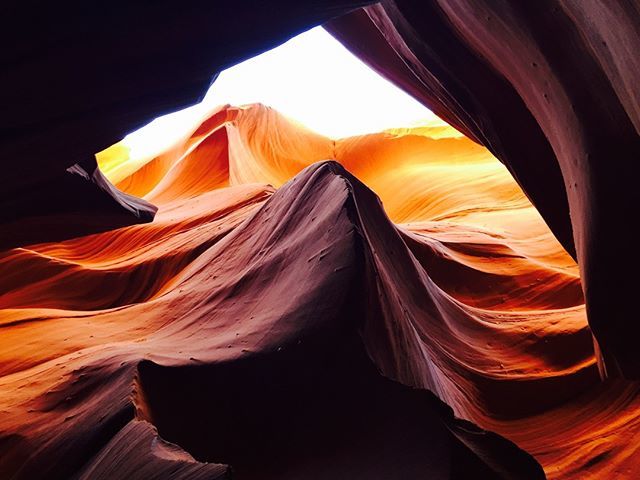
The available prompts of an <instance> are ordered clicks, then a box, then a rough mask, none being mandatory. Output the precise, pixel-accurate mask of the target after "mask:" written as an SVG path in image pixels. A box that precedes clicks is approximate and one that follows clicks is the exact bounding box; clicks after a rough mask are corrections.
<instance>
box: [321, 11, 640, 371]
mask: <svg viewBox="0 0 640 480" xmlns="http://www.w3.org/2000/svg"><path fill="white" fill-rule="evenodd" d="M329 28H330V30H331V31H333V32H334V33H335V34H336V36H337V37H338V38H339V39H340V40H341V41H342V42H343V43H345V44H346V45H348V46H349V47H350V48H351V49H352V50H353V51H354V52H355V53H356V54H357V55H359V56H360V57H361V58H363V59H365V60H367V61H368V62H369V63H370V64H371V65H372V66H373V67H374V68H375V69H376V70H378V71H379V72H380V73H381V74H383V75H385V76H386V77H387V78H389V79H390V80H391V81H393V82H395V83H397V84H398V85H400V86H401V87H403V88H405V89H406V90H407V91H409V92H410V93H411V94H413V95H414V96H415V97H416V98H418V99H420V100H421V101H422V102H424V103H425V104H426V105H427V106H429V107H430V108H431V109H432V110H433V111H434V112H436V113H438V114H439V115H440V116H441V117H442V118H444V119H445V120H447V121H448V122H449V123H451V124H452V125H454V126H456V127H457V128H460V129H461V130H462V131H464V132H466V133H468V134H469V135H470V136H471V137H472V138H475V139H477V140H478V141H480V142H481V143H482V144H483V145H485V146H487V148H489V149H490V150H491V151H492V152H493V153H494V154H495V155H496V157H498V158H499V159H500V160H501V161H502V162H503V163H504V164H505V165H506V166H507V167H508V168H509V170H510V171H511V172H512V173H513V176H514V178H516V180H517V181H518V183H519V184H520V185H521V186H522V188H523V189H524V191H526V192H527V195H528V197H529V198H530V199H531V200H532V202H533V203H534V204H535V205H536V207H537V208H538V210H539V211H540V213H541V214H542V216H543V217H544V218H545V220H546V221H547V222H548V224H549V226H550V227H551V229H552V230H553V231H554V233H555V234H556V235H557V237H558V239H559V240H560V241H561V242H562V244H563V245H564V246H565V248H566V249H567V251H568V252H571V253H572V255H574V258H576V259H577V261H578V263H579V265H580V271H581V274H582V275H581V277H582V281H583V285H584V291H585V297H586V305H587V310H588V315H589V325H590V326H591V329H592V331H593V334H594V337H595V340H596V343H597V347H596V348H597V349H598V355H599V360H600V362H599V365H600V369H601V373H602V375H603V376H604V377H606V376H611V377H618V376H621V377H624V378H629V379H636V380H638V379H640V357H639V356H638V354H637V350H638V349H637V341H636V339H637V338H639V337H640V323H639V322H638V321H637V320H636V319H637V312H636V311H635V304H634V302H633V301H631V302H630V301H628V300H627V299H631V298H634V295H635V290H636V282H635V279H634V275H635V273H633V272H636V271H638V269H639V268H640V263H639V262H640V261H639V260H638V257H637V256H636V255H629V256H628V258H627V259H625V260H624V261H621V258H620V252H621V250H622V251H628V252H630V251H632V250H633V246H632V243H631V241H630V239H631V238H634V237H635V223H634V222H633V221H630V215H629V214H630V210H629V209H631V211H632V212H634V214H635V212H636V211H637V208H638V204H639V203H640V194H639V193H638V192H639V191H640V190H638V188H637V186H636V183H637V180H636V179H637V178H638V174H639V173H640V172H639V171H638V162H637V159H638V157H639V156H640V102H639V101H638V99H639V98H640V83H639V82H638V81H637V74H638V71H639V70H640V64H639V60H638V56H637V55H635V54H634V53H633V52H635V51H637V50H638V48H640V8H639V6H638V3H637V2H635V1H631V2H629V1H626V0H612V1H607V2H598V1H591V0H587V1H582V0H542V1H534V2H527V1H520V2H509V1H502V0H500V1H494V0H426V1H422V0H393V1H383V2H380V3H379V4H376V5H374V6H371V7H367V8H366V9H365V10H364V11H358V12H356V13H354V14H351V15H348V16H345V17H342V18H339V19H337V20H336V21H335V22H333V23H332V24H330V27H329ZM632 216H633V215H632ZM613 232H615V233H613ZM614 279H617V280H614Z"/></svg>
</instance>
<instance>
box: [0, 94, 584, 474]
mask: <svg viewBox="0 0 640 480" xmlns="http://www.w3.org/2000/svg"><path fill="white" fill-rule="evenodd" d="M430 133H431V134H433V138H432V137H431V136H429V134H430ZM119 154H122V150H121V149H118V147H115V148H114V149H112V150H111V151H109V152H103V153H102V154H101V155H99V158H100V163H101V164H102V166H103V168H104V171H105V172H107V175H108V176H109V177H110V180H111V181H112V182H114V183H115V184H116V185H117V186H118V187H120V188H122V189H123V190H124V191H126V192H128V194H136V195H143V196H144V198H145V200H148V201H152V202H153V203H155V204H156V205H158V207H159V210H158V214H157V216H156V218H155V220H154V221H153V222H152V223H148V224H143V225H136V226H130V227H125V228H121V229H117V230H113V231H110V232H106V233H100V234H95V235H89V236H84V237H79V238H77V239H73V240H67V241H64V242H61V243H40V244H35V245H30V246H29V247H23V248H16V249H11V250H6V251H5V252H4V253H3V254H2V259H1V260H0V270H1V273H2V275H0V278H1V279H2V281H1V282H2V283H1V288H2V290H1V291H2V295H1V296H0V302H1V303H0V305H1V308H2V310H0V312H1V314H0V315H1V317H0V318H1V319H2V324H1V326H0V328H1V329H2V336H1V337H0V352H1V353H2V363H1V364H0V373H1V377H0V390H1V391H2V395H0V398H1V400H0V411H1V412H2V415H0V432H1V437H0V438H1V443H0V449H1V451H2V455H1V456H0V458H1V460H0V472H1V474H2V477H3V478H16V479H21V478H25V479H34V478H87V479H89V478H91V479H93V478H109V479H112V478H167V477H170V478H228V477H229V475H231V472H233V475H234V478H248V479H250V478H260V479H263V478H300V477H304V478H363V479H364V478H367V479H368V478H381V479H387V478H416V477H421V476H424V475H429V476H430V477H432V478H453V479H464V478H469V477H470V476H473V477H474V478H513V479H520V478H526V479H528V478H531V479H534V478H543V477H544V474H543V472H542V469H541V468H540V466H539V465H538V464H537V463H536V462H535V460H533V458H532V457H530V456H529V455H528V454H527V453H525V452H524V451H522V450H520V449H518V448H517V447H516V446H515V445H514V444H513V443H511V442H509V441H508V440H506V439H504V438H503V437H500V436H498V435H496V434H493V433H489V432H487V431H484V430H481V429H479V428H478V427H476V426H475V425H473V424H472V423H469V422H467V421H464V420H459V419H456V418H454V416H453V412H451V410H450V409H449V408H448V407H447V406H446V405H445V403H444V402H443V401H442V400H444V401H446V402H448V403H449V405H451V406H452V407H453V410H454V412H455V413H456V414H457V415H458V416H460V417H464V418H467V419H469V420H471V421H475V422H477V423H481V422H484V423H487V422H488V421H489V419H490V418H494V417H498V416H512V417H514V416H518V415H519V416H526V415H527V414H530V413H531V411H532V410H533V411H539V410H540V409H541V408H543V406H542V405H540V404H539V403H537V404H536V403H534V402H527V393H526V391H527V388H529V389H531V388H545V389H547V392H548V393H547V396H548V397H549V399H548V400H549V402H550V403H551V404H557V403H561V402H562V401H563V400H564V399H565V397H566V395H567V391H571V392H572V391H573V390H575V389H577V388H579V387H583V386H585V385H588V383H589V380H590V379H592V378H593V377H594V375H592V374H594V363H593V358H592V354H591V351H590V349H589V346H590V343H589V336H588V334H587V335H585V332H587V330H586V325H585V322H584V317H583V312H582V307H581V297H580V285H579V279H578V277H577V274H576V271H575V265H574V264H573V263H572V261H571V259H570V258H569V257H567V256H566V255H563V254H562V251H561V248H560V247H559V245H558V244H557V242H555V240H554V239H553V237H552V235H551V234H550V233H549V232H548V231H546V230H545V229H544V224H543V223H542V222H541V220H540V218H539V216H538V215H537V214H536V212H535V210H534V209H533V208H532V207H531V205H530V204H528V203H527V201H526V199H525V198H524V197H523V195H522V194H521V193H520V192H519V190H518V189H517V187H515V186H514V184H513V182H512V181H510V180H509V176H508V173H506V171H505V170H504V168H503V167H502V166H501V165H500V164H499V163H497V162H496V161H495V159H493V158H492V157H491V156H490V155H489V154H488V153H487V152H486V151H485V150H484V149H482V148H481V147H479V146H477V145H475V144H473V143H471V142H470V141H468V140H466V139H464V138H460V136H459V134H457V133H456V132H454V131H453V130H451V129H447V128H443V127H434V128H424V129H416V130H407V131H394V132H385V133H381V134H375V135H370V136H365V137H359V138H350V139H345V140H342V141H337V142H334V141H332V140H330V139H327V138H324V137H321V136H319V135H316V134H314V133H312V132H310V131H308V130H305V129H304V128H303V127H301V126H299V125H297V124H295V123H292V122H291V121H289V120H287V119H285V118H284V117H281V116H280V115H279V114H277V113H276V112H274V111H273V110H270V109H267V108H265V107H262V106H260V105H254V106H249V107H242V108H235V107H229V106H225V107H222V108H220V109H218V110H217V111H215V112H213V113H212V114H211V115H210V116H209V117H208V118H206V119H204V120H203V122H202V123H201V124H200V125H198V126H197V127H196V128H194V130H193V132H192V133H191V134H190V135H189V136H188V137H186V138H184V139H183V140H182V141H181V142H180V143H178V144H177V145H175V146H174V147H173V148H172V149H170V150H169V151H167V152H165V153H164V154H163V155H160V156H159V157H157V158H154V159H151V160H149V161H148V162H146V163H145V164H144V165H139V164H136V166H135V168H133V167H131V165H132V164H135V162H131V161H129V160H128V159H126V158H124V157H119V156H118V155H119ZM331 157H338V158H340V159H341V161H342V163H343V165H345V166H348V167H349V168H353V169H354V170H357V171H358V172H357V173H358V174H359V175H361V176H362V178H364V179H367V178H369V179H370V182H371V184H372V185H376V187H375V188H377V189H378V190H379V191H380V194H381V195H382V196H383V200H384V198H385V196H387V197H389V198H393V199H395V200H394V201H390V204H389V208H388V211H389V215H390V216H391V218H395V219H397V221H399V222H400V221H403V222H408V221H410V222H411V223H404V224H403V226H401V227H396V226H395V225H394V224H393V223H392V221H391V220H390V218H389V217H388V216H387V214H385V212H384V210H383V208H382V204H381V202H380V201H379V199H378V197H377V196H376V195H375V194H374V193H373V192H372V191H371V190H370V189H369V188H368V187H366V186H365V185H364V184H363V183H361V182H360V181H359V180H357V179H356V178H355V177H354V176H352V175H351V174H350V173H348V172H347V170H345V168H344V167H343V166H341V165H340V164H338V163H336V162H327V161H324V162H319V163H317V162H318V161H319V160H321V159H323V158H331ZM445 160H446V161H445ZM452 161H453V162H452ZM390 164H393V165H394V166H395V167H398V168H394V169H390V168H389V165H390ZM461 170H465V171H467V175H468V176H469V177H470V178H475V179H476V181H475V183H473V184H472V185H473V188H472V189H465V190H462V189H458V190H456V185H455V184H452V183H451V181H450V177H451V175H452V174H454V172H455V171H461ZM418 174H420V175H425V176H427V177H428V178H430V179H431V182H430V183H431V185H430V187H429V188H427V189H422V190H421V189H420V188H421V187H420V184H419V183H418V182H412V181H411V180H412V179H413V178H415V176H416V175H418ZM267 182H268V183H271V184H272V185H273V186H270V185H267ZM492 184H495V185H503V186H505V188H503V189H501V190H495V189H493V188H490V185H492ZM399 185H402V186H403V188H404V189H405V190H406V196H405V197H398V196H396V195H395V192H396V191H397V189H398V188H399ZM274 187H277V190H276V191H275V192H274ZM496 191H499V192H502V193H500V194H499V197H496V194H495V193H492V192H496ZM420 192H422V193H420ZM438 192H447V195H446V197H445V198H440V193H438ZM430 198H438V200H437V201H435V202H434V201H432V200H430ZM470 205H476V208H474V209H472V208H470ZM480 211H485V212H486V213H487V215H486V217H482V215H480ZM516 213H517V214H518V216H520V215H522V216H523V218H526V219H527V220H526V223H527V224H528V225H527V228H530V227H531V225H530V224H531V223H536V224H537V225H538V227H539V228H540V235H539V238H538V239H537V241H536V242H531V243H529V244H527V245H526V246H521V244H523V243H524V242H522V239H520V238H519V236H518V235H519V233H518V231H517V230H518V228H516V227H517V225H516V224H515V223H512V222H510V221H509V220H508V219H509V216H515V215H516ZM483 218H484V219H483ZM512 224H513V225H515V226H514V230H513V232H510V231H509V229H508V227H507V225H512ZM487 252H491V255H490V256H489V257H488V256H487V254H486V253H487ZM518 252H520V253H518ZM523 252H526V253H523ZM490 257H495V258H497V259H500V261H497V260H496V261H491V259H490ZM454 268H458V269H461V270H462V271H465V272H468V273H469V275H471V276H476V278H477V280H476V281H473V282H469V283H468V284H466V285H461V284H460V283H459V282H456V281H455V279H456V278H459V277H458V276H457V275H451V273H452V269H454ZM429 272H431V273H429ZM534 277H535V278H536V279H537V280H534ZM534 281H539V282H545V283H546V284H548V285H549V286H550V287H551V288H550V289H549V291H548V292H547V293H546V294H544V293H542V294H540V295H538V296H534V297H531V298H529V297H528V296H527V293H526V292H524V291H522V289H521V288H518V287H519V286H522V285H528V284H530V283H531V282H534ZM490 282H492V283H493V284H494V286H495V288H491V291H492V292H493V294H494V295H497V297H492V296H491V295H487V294H486V290H487V285H488V284H489V283H490ZM439 285H441V286H439ZM474 299H476V300H475V304H474ZM482 302H485V304H483V303H482ZM509 302H510V303H509ZM528 302H529V303H528ZM559 303H562V305H559ZM507 305H508V308H503V307H506V306H507ZM527 305H529V307H527ZM527 308H535V309H536V310H540V313H539V316H540V317H545V316H546V317H549V316H551V317H553V318H560V317H562V318H565V317H566V318H569V319H570V322H571V325H572V326H571V328H567V327H566V326H565V327H563V328H562V330H561V331H555V329H554V328H553V327H549V325H548V323H547V322H544V325H541V323H542V322H541V320H540V319H539V318H537V317H533V320H532V319H531V316H530V315H524V314H523V312H522V311H520V310H523V309H527ZM519 309H520V310H519ZM546 330H549V331H551V332H553V335H551V334H550V335H549V336H548V337H549V338H551V337H556V338H555V339H554V341H553V344H554V345H559V346H562V345H563V344H565V343H566V342H571V343H574V344H575V343H577V344H578V345H580V344H581V343H583V344H584V345H583V350H584V351H583V352H582V357H580V356H579V355H571V356H570V355H567V356H562V358H558V359H553V358H550V359H544V358H542V359H540V357H539V355H534V353H535V350H536V349H538V350H544V349H545V345H544V344H543V342H544V339H542V338H539V339H536V338H534V337H535V335H534V334H533V333H532V332H536V334H538V335H540V336H542V332H543V331H546ZM485 334H487V335H491V336H492V337H493V338H495V341H494V344H493V346H490V345H488V344H487V342H486V339H483V338H482V335H485ZM581 339H582V340H584V341H581ZM462 344H465V345H466V348H465V349H466V351H465V352H459V353H460V354H456V355H453V353H454V352H456V351H460V350H461V349H460V345H462ZM575 351H576V350H575V349H574V352H575ZM527 352H528V353H527ZM534 358H535V359H536V363H535V364H532V363H531V362H532V360H531V359H534ZM471 363H473V364H474V365H473V366H472V365H471ZM381 373H382V375H381ZM558 379H562V380H563V382H562V384H563V385H565V390H567V391H560V390H559V389H557V388H554V387H553V384H554V381H555V380H558ZM393 380H395V382H394V381H393ZM519 384H522V385H524V387H523V388H522V389H521V390H519V389H518V388H516V387H517V385H519ZM411 387H419V388H418V389H415V388H411ZM427 389H429V390H431V391H433V392H436V393H437V394H438V396H440V398H441V400H438V399H437V398H436V397H435V396H434V395H433V394H431V393H430V392H428V391H427ZM500 390H510V391H516V392H519V394H520V395H521V397H522V398H521V399H519V400H518V401H517V405H514V404H513V403H512V401H509V402H506V401H504V397H503V392H501V391H500ZM509 425H511V424H510V423H509ZM187 452H188V453H187ZM203 462H207V463H203Z"/></svg>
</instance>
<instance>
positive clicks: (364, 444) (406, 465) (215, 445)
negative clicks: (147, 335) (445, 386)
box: [140, 329, 542, 480]
mask: <svg viewBox="0 0 640 480" xmlns="http://www.w3.org/2000/svg"><path fill="white" fill-rule="evenodd" d="M339 330H344V329H336V331H333V332H327V333H325V334H322V335H319V336H317V337H315V338H313V339H311V340H308V341H304V342H300V343H298V344H295V345H291V346H289V347H287V348H283V349H282V350H280V351H276V352H273V353H271V354H266V355H256V356H250V357H247V358H245V359H241V360H238V361H235V362H232V363H224V364H220V365H212V366H201V367H185V368H168V367H162V366H159V365H157V364H154V363H151V362H144V363H142V364H141V365H140V384H141V387H142V388H141V390H142V392H143V396H144V400H145V402H146V405H144V408H145V409H146V411H147V413H148V415H149V417H150V420H151V421H152V422H153V423H154V424H155V425H156V426H157V427H158V430H159V433H160V435H161V436H162V437H163V438H165V439H167V440H169V441H171V442H174V443H177V444H179V445H180V446H181V447H183V448H185V449H186V450H187V451H189V452H190V453H191V454H192V455H193V456H194V457H195V458H196V459H198V460H201V461H208V462H216V463H226V464H230V465H231V466H232V468H233V471H234V478H238V479H241V480H251V479H261V480H268V479H298V478H300V479H301V478H305V479H330V478H331V479H336V478H344V479H381V480H382V479H387V480H388V479H403V478H425V475H428V478H433V479H438V478H456V479H468V478H477V479H494V478H510V475H506V476H503V475H500V474H497V473H496V472H494V471H492V470H491V468H489V467H488V466H487V465H486V464H485V463H484V462H483V461H482V460H481V459H480V458H479V457H478V456H476V454H475V453H474V452H472V451H470V450H469V449H468V448H467V447H466V446H465V445H464V444H463V443H462V442H461V441H460V440H459V439H458V438H457V437H456V436H455V435H454V434H452V432H451V430H450V429H449V427H450V426H451V423H455V422H454V421H453V418H452V414H451V411H450V410H449V409H448V407H446V406H445V405H444V404H443V403H442V402H440V401H439V400H438V399H437V398H436V397H435V396H434V395H432V394H431V393H430V392H426V391H420V390H414V389H411V388H408V387H404V386H402V385H400V384H397V383H395V382H392V381H390V380H387V379H385V378H383V377H382V376H381V375H380V374H379V373H378V372H377V371H376V369H375V367H374V366H373V364H372V363H371V361H370V360H369V358H368V357H367V355H366V353H365V351H364V348H363V346H362V343H361V341H360V339H359V336H358V335H357V334H355V333H351V334H349V333H348V332H344V331H343V332H339ZM447 424H449V426H448V425H447ZM468 426H471V425H468ZM454 428H455V427H454ZM466 433H468V434H469V436H470V437H472V436H473V435H474V433H473V432H472V431H469V432H466ZM482 436H483V437H484V439H483V441H487V442H488V444H487V445H486V446H487V448H486V452H485V453H487V457H490V456H491V449H492V448H494V447H496V446H498V444H499V447H498V448H500V449H501V450H502V454H503V455H504V457H503V458H502V461H503V462H504V461H507V463H511V465H510V466H509V467H507V468H511V467H513V468H514V472H515V471H516V470H519V472H518V475H520V476H519V477H517V478H542V477H540V474H541V471H537V470H538V469H537V468H536V467H538V466H537V465H536V464H535V462H533V460H532V459H531V464H530V465H529V466H528V467H524V468H525V470H526V469H527V468H531V471H530V472H529V474H525V475H526V476H522V475H523V471H522V469H523V466H524V465H526V464H527V462H526V461H524V462H523V460H525V457H528V456H527V455H526V454H524V452H521V451H517V449H516V448H515V447H514V446H513V445H512V444H509V443H508V442H506V441H504V440H503V439H500V440H499V441H497V442H496V439H497V438H498V437H497V436H495V437H496V438H493V436H491V435H488V434H486V435H485V432H482ZM489 444H491V445H489ZM506 450H512V451H510V454H511V458H510V457H509V455H505V454H506ZM529 458H530V457H529ZM485 461H486V459H485ZM538 468H539V467H538ZM503 473H504V472H503Z"/></svg>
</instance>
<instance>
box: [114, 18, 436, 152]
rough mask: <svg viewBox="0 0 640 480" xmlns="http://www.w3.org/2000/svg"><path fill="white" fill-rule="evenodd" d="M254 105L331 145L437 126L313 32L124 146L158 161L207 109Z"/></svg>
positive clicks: (234, 72) (225, 75)
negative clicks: (396, 130)
mask: <svg viewBox="0 0 640 480" xmlns="http://www.w3.org/2000/svg"><path fill="white" fill-rule="evenodd" d="M257 102H259V103H263V104H265V105H269V106H271V107H273V108H275V109H276V110H278V111H279V112H281V113H283V114H285V115H287V116H288V117H291V118H294V119H296V120H298V121H299V122H301V123H302V124H304V125H306V126H307V127H309V128H311V129H312V130H315V131H316V132H318V133H321V134H323V135H326V136H329V137H333V138H340V137H347V136H351V135H360V134H363V133H372V132H377V131H380V130H384V129H387V128H394V127H406V126H411V125H414V124H418V123H423V122H424V121H429V120H433V119H434V118H435V115H434V114H433V113H432V112H431V111H429V110H428V109H427V108H426V107H424V106H423V105H421V104H420V103H418V102H417V101H416V100H414V99H413V98H412V97H410V96H409V95H407V94H406V93H404V92H403V91H402V90H400V89H398V88H397V87H396V86H394V85H393V84H391V83H390V82H388V81H387V80H385V79H383V78H382V77H380V76H379V75H378V74H377V73H375V72H374V71H373V70H371V69H370V68H369V67H367V66H366V65H365V64H364V63H362V62H361V61H360V60H359V59H357V58H356V57H355V56H354V55H352V54H351V53H350V52H349V51H348V50H347V49H346V48H344V47H343V46H342V45H341V44H340V42H338V41H337V40H335V39H334V38H333V37H332V36H331V35H330V34H329V33H327V32H326V31H325V30H324V29H323V28H322V27H316V28H313V29H311V30H309V31H307V32H305V33H302V34H301V35H298V36H297V37H295V38H293V39H291V40H289V41H288V42H287V43H285V44H283V45H281V46H279V47H277V48H275V49H273V50H270V51H268V52H265V53H263V54H261V55H258V56H257V57H254V58H251V59H249V60H247V61H245V62H242V63H240V64H238V65H235V66H233V67H231V68H229V69H227V70H225V71H223V72H222V73H221V74H220V76H219V77H218V79H217V80H216V81H215V83H214V84H213V85H212V86H211V88H210V90H209V91H208V92H207V95H206V96H205V99H204V100H203V102H202V104H200V105H196V106H194V107H190V108H188V109H186V110H182V111H180V112H176V113H173V114H169V115H165V116H164V117H161V118H159V119H156V120H154V121H153V122H151V123H150V124H149V125H147V126H145V127H143V128H142V129H140V130H138V131H136V132H133V133H131V134H129V135H128V136H127V137H126V138H125V143H126V144H127V145H128V146H129V147H130V149H131V156H132V157H140V156H144V155H150V154H155V153H157V152H159V151H161V150H163V149H164V148H166V147H168V146H170V144H171V143H172V142H173V141H175V139H177V138H178V137H179V136H180V135H181V134H182V133H184V132H186V131H187V130H189V129H190V127H191V126H192V125H193V121H194V118H196V117H198V116H199V114H200V113H201V112H202V111H203V109H205V110H208V109H210V108H211V107H213V106H216V105H223V104H226V103H230V104H232V105H243V104H247V103H257Z"/></svg>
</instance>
